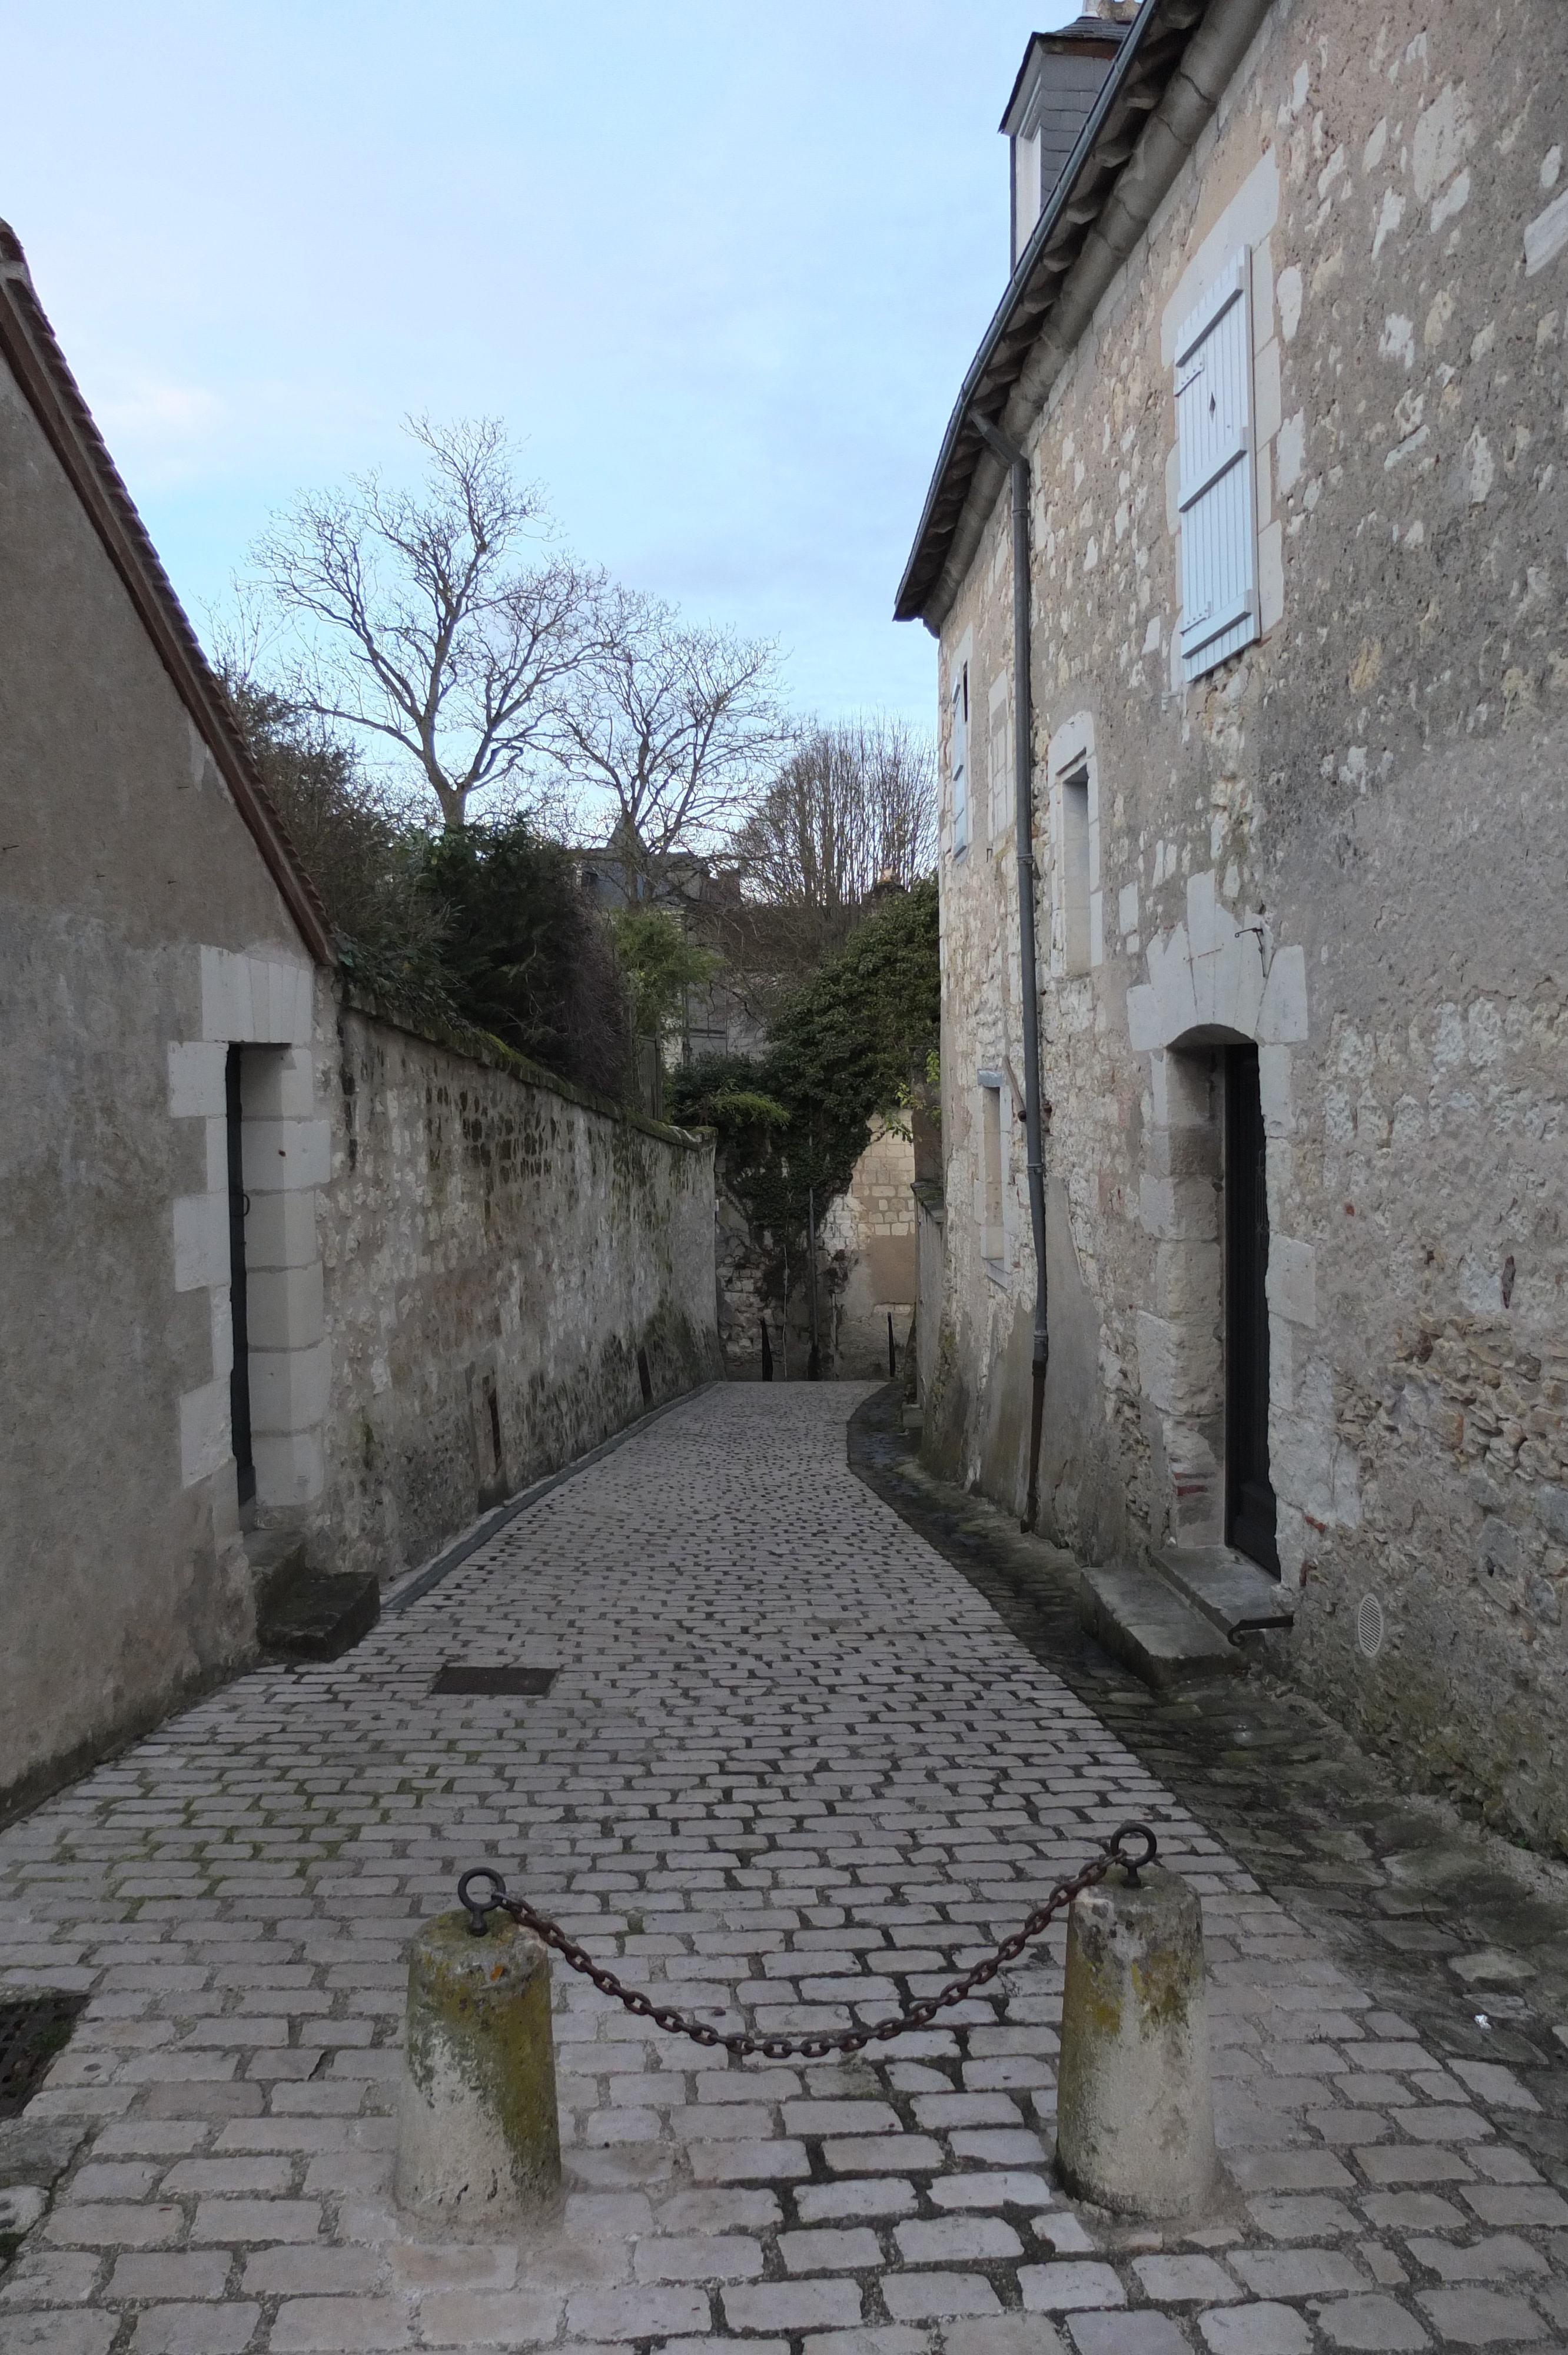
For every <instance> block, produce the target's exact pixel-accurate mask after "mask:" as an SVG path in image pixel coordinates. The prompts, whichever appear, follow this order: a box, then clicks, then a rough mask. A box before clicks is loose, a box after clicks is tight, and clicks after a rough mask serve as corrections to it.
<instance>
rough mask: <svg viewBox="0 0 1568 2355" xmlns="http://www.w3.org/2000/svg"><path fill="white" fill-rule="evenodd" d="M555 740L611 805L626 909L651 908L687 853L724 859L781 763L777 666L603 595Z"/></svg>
mask: <svg viewBox="0 0 1568 2355" xmlns="http://www.w3.org/2000/svg"><path fill="white" fill-rule="evenodd" d="M590 635H591V644H590V645H589V646H588V652H587V655H586V656H585V659H584V660H583V662H582V664H581V666H580V667H579V668H578V669H577V672H576V673H575V675H574V677H573V680H572V683H571V687H570V689H569V691H568V692H567V696H566V698H565V701H564V704H563V707H562V711H561V715H560V719H559V724H558V727H557V730H556V757H557V758H558V759H559V760H560V761H561V762H562V763H563V764H564V765H565V766H566V767H567V768H568V769H569V770H570V771H571V772H572V773H573V774H574V775H575V776H576V777H577V779H578V780H579V781H580V782H582V783H585V784H587V785H588V786H589V787H592V788H596V789H598V790H599V792H600V793H601V794H605V795H607V796H608V797H609V800H610V802H611V804H612V805H613V807H614V810H615V814H616V815H615V837H616V841H617V845H618V847H619V848H620V853H621V858H622V860H623V863H624V866H625V869H626V879H627V888H628V897H629V898H631V899H635V900H644V899H647V898H650V897H651V896H652V892H653V890H654V887H655V885H656V883H657V881H658V879H659V878H660V876H661V875H662V873H664V872H665V871H666V870H667V868H668V866H669V862H670V860H671V858H673V856H674V855H675V854H676V853H677V852H679V851H701V850H705V849H708V848H713V847H717V846H718V845H719V844H720V843H721V842H722V841H723V840H724V839H725V838H726V836H727V835H728V833H729V832H730V830H731V829H732V827H733V826H734V823H735V818H736V809H737V807H738V806H739V805H741V803H742V802H743V801H744V799H745V797H746V796H747V794H749V793H750V792H751V791H752V790H753V789H754V787H755V783H756V780H757V776H758V771H759V769H761V768H763V766H764V764H765V763H767V762H769V761H770V760H771V759H772V758H773V757H774V756H775V755H776V753H777V751H778V747H779V741H780V739H781V733H782V730H781V723H780V720H779V707H778V700H777V690H776V684H775V681H776V671H777V655H776V654H775V650H774V648H773V647H772V645H768V644H767V643H766V642H764V641H760V640H756V639H745V638H739V637H736V635H735V634H733V633H732V632H730V631H727V630H715V629H694V628H691V627H688V626H687V625H686V624H685V623H683V622H682V621H681V619H680V617H679V615H678V614H677V613H675V611H674V609H673V607H671V606H669V605H666V604H663V603H661V602H660V601H659V600H658V599H656V598H652V597H643V596H638V595H635V594H633V593H632V592H631V591H629V590H624V589H607V590H605V591H603V592H602V593H601V594H600V596H599V600H598V602H597V614H596V621H595V624H594V626H593V629H592V631H591V634H590Z"/></svg>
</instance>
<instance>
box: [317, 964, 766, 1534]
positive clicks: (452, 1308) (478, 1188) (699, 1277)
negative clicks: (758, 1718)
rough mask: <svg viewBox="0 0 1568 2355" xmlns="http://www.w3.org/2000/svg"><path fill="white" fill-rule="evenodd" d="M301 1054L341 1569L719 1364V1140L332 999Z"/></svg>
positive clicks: (333, 1523) (567, 1455)
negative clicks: (318, 1163) (311, 1056)
mask: <svg viewBox="0 0 1568 2355" xmlns="http://www.w3.org/2000/svg"><path fill="white" fill-rule="evenodd" d="M315 1051H316V1060H317V1086H318V1093H319V1100H320V1102H321V1103H322V1105H323V1109H325V1110H327V1111H328V1113H329V1117H330V1126H331V1163H330V1171H329V1173H328V1174H327V1175H326V1177H325V1178H324V1181H323V1184H322V1185H321V1187H320V1188H319V1192H318V1197H317V1208H316V1231H317V1239H318V1246H319V1251H320V1258H321V1266H322V1274H323V1338H324V1345H325V1348H326V1351H327V1354H328V1357H329V1359H330V1364H331V1379H330V1384H329V1388H328V1393H327V1401H328V1402H327V1409H326V1414H325V1418H324V1423H323V1433H322V1445H323V1469H324V1478H323V1490H322V1496H321V1499H320V1502H319V1505H317V1506H316V1507H315V1508H313V1512H312V1515H311V1518H312V1521H313V1527H314V1529H316V1531H317V1541H318V1544H319V1545H320V1547H321V1549H322V1550H323V1554H326V1555H330V1557H331V1559H332V1560H333V1561H334V1563H336V1564H339V1565H341V1566H344V1567H351V1568H359V1567H365V1568H367V1569H372V1570H376V1571H378V1572H387V1571H389V1570H394V1569H397V1567H399V1566H400V1565H402V1564H404V1563H408V1562H413V1561H420V1560H422V1559H423V1558H424V1557H425V1556H427V1555H429V1553H431V1552H432V1551H434V1550H435V1549H436V1548H437V1547H438V1546H439V1545H440V1542H441V1540H443V1539H444V1538H446V1537H449V1536H450V1535H451V1534H452V1532H453V1531H454V1530H456V1529H461V1528H462V1527H463V1526H464V1525H465V1524H466V1523H467V1522H469V1521H471V1519H472V1518H474V1517H475V1515H476V1514H477V1513H479V1512H481V1511H482V1510H483V1509H484V1508H486V1507H487V1506H489V1505H491V1504H493V1503H495V1502H497V1501H498V1500H499V1499H500V1498H501V1497H505V1496H508V1495H510V1494H512V1493H513V1492H514V1490H516V1489H518V1488H520V1487H525V1486H526V1485H527V1484H528V1482H530V1481H531V1480H535V1479H538V1478H540V1477H541V1476H543V1475H544V1474H545V1473H546V1472H550V1471H553V1470H555V1469H556V1467H557V1466H558V1465H562V1464H565V1463H567V1462H569V1461H570V1460H571V1458H572V1457H574V1456H576V1455H582V1454H583V1453H584V1452H585V1451H586V1450H587V1449H588V1448H590V1447H593V1446H595V1445H597V1444H598V1443H599V1441H600V1440H602V1439H604V1438H606V1437H608V1436H609V1434H610V1433H613V1432H616V1431H619V1430H620V1429H621V1428H622V1427H623V1426H624V1425H625V1424H626V1423H630V1422H631V1421H632V1420H633V1419H634V1418H635V1417H636V1416H637V1415H638V1414H640V1413H641V1412H643V1408H644V1405H645V1403H652V1404H655V1405H657V1404H660V1403H662V1401H664V1400H666V1399H669V1398H673V1397H674V1396H676V1395H678V1394H679V1393H680V1392H681V1391H684V1390H689V1389H690V1388H692V1386H693V1385H694V1383H697V1382H700V1381H704V1380H710V1379H712V1378H713V1377H714V1376H715V1375H716V1374H717V1373H718V1372H719V1371H720V1365H719V1359H718V1350H717V1341H716V1336H715V1324H714V1301H715V1292H714V1195H713V1149H712V1146H711V1143H710V1142H709V1141H708V1140H706V1139H703V1140H696V1139H693V1138H690V1137H688V1136H686V1135H684V1134H683V1132H681V1131H679V1130H674V1129H668V1128H662V1127H660V1126H659V1125H658V1124H655V1123H653V1122H652V1121H648V1120H644V1119H642V1118H641V1117H639V1116H637V1115H634V1114H628V1113H625V1112H619V1111H615V1110H613V1109H610V1108H607V1107H603V1106H600V1105H599V1104H597V1103H594V1102H593V1101H592V1100H591V1099H588V1098H587V1097H584V1096H582V1095H580V1094H579V1093H578V1092H577V1091H574V1090H572V1089H570V1088H568V1087H567V1086H566V1085H565V1084H564V1083H559V1082H553V1081H552V1080H551V1079H550V1078H549V1077H548V1075H546V1074H544V1073H540V1074H538V1075H537V1076H536V1077H535V1078H533V1079H528V1078H524V1077H520V1076H518V1074H517V1073H516V1072H515V1071H513V1070H511V1069H507V1068H504V1067H503V1064H502V1061H501V1058H500V1057H499V1056H498V1057H497V1058H496V1059H495V1062H494V1064H493V1066H492V1065H488V1064H487V1063H486V1062H484V1061H481V1060H476V1059H475V1057H474V1056H473V1055H472V1054H471V1053H466V1052H460V1051H457V1050H454V1048H453V1047H451V1046H450V1045H444V1044H441V1043H440V1042H438V1041H435V1040H432V1039H425V1038H421V1037H416V1036H414V1035H412V1034H410V1033H409V1032H408V1030H405V1029H402V1028H397V1027H395V1026H394V1025H393V1024H392V1023H390V1022H388V1021H387V1020H384V1019H381V1018H378V1017H377V1016H376V1014H375V1013H374V1012H372V1011H369V1010H367V1009H366V1008H362V1007H355V1006H342V1005H339V1004H338V1002H337V1000H336V998H335V996H334V995H333V994H332V993H331V992H330V991H323V1008H322V1014H321V1016H320V1018H319V1020H318V1033H317V1040H316V1050H315ZM640 1358H641V1366H640ZM644 1372H645V1374H646V1380H647V1391H646V1396H645V1393H644V1388H643V1375H644Z"/></svg>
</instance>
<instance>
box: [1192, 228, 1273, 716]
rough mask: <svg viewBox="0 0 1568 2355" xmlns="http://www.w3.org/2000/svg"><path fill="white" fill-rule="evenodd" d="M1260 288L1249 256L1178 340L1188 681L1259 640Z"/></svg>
mask: <svg viewBox="0 0 1568 2355" xmlns="http://www.w3.org/2000/svg"><path fill="white" fill-rule="evenodd" d="M1251 278H1252V272H1251V264H1250V257H1249V255H1248V253H1247V250H1246V249H1245V247H1244V248H1243V250H1241V252H1239V253H1237V254H1235V255H1234V256H1233V258H1232V260H1231V261H1229V262H1228V263H1227V265H1226V267H1225V269H1224V272H1222V273H1221V275H1220V277H1219V279H1218V280H1217V282H1215V283H1214V284H1213V286H1211V287H1210V289H1209V291H1208V293H1206V294H1205V295H1204V297H1203V299H1202V302H1201V303H1200V304H1198V306H1197V308H1196V310H1194V311H1192V313H1190V314H1189V315H1188V317H1187V318H1186V319H1185V320H1184V321H1183V323H1182V325H1181V329H1180V330H1179V332H1178V334H1177V337H1176V434H1177V444H1178V449H1179V453H1180V458H1179V466H1180V482H1181V489H1180V493H1179V500H1178V503H1179V506H1180V510H1181V672H1182V677H1184V678H1189V679H1193V678H1200V677H1202V675H1203V673H1204V672H1205V671H1210V670H1213V667H1214V666H1215V665H1216V663H1221V662H1224V659H1225V657H1226V656H1227V655H1234V654H1235V653H1237V652H1238V651H1239V650H1240V648H1241V647H1243V646H1245V645H1250V644H1251V643H1252V641H1253V639H1254V638H1255V637H1256V636H1257V635H1258V634H1259V631H1258V597H1257V525H1256V503H1255V496H1254V488H1253V398H1252V390H1253V388H1252V304H1251V295H1250V287H1251Z"/></svg>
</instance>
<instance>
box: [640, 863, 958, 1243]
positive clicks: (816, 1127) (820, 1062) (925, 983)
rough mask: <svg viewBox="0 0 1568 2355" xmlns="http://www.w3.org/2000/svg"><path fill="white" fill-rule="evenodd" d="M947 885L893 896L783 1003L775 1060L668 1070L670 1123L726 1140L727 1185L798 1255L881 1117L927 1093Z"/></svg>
mask: <svg viewBox="0 0 1568 2355" xmlns="http://www.w3.org/2000/svg"><path fill="white" fill-rule="evenodd" d="M940 1024H941V975H940V969H939V964H938V907H937V881H936V878H935V877H934V876H931V877H928V878H927V879H925V880H923V881H921V882H918V883H916V885H915V886H914V887H913V889H912V890H908V891H885V893H884V894H882V895H881V896H880V898H879V904H878V905H877V907H876V908H875V910H874V913H873V914H871V915H870V916H868V917H867V918H866V919H865V921H864V922H863V923H862V924H861V925H860V926H859V927H858V928H857V929H856V931H854V932H852V934H851V935H850V938H849V940H848V941H847V942H846V943H845V945H844V946H843V947H842V949H841V950H840V951H839V952H838V953H837V954H836V955H834V956H832V957H830V958H829V959H828V960H827V961H826V962H825V963H824V964H822V965H821V966H820V967H819V968H818V970H817V971H816V972H815V973H814V974H812V975H810V978H809V979H808V980H806V981H805V982H803V983H802V984H801V985H800V987H799V988H798V989H796V990H795V991H793V992H792V993H791V995H790V996H789V997H788V998H787V999H786V1000H785V1002H784V1005H783V1007H781V1009H780V1011H779V1015H778V1017H777V1018H776V1020H775V1021H774V1024H773V1026H772V1034H771V1039H770V1042H769V1045H768V1050H767V1051H766V1053H764V1054H762V1055H759V1056H755V1057H754V1056H747V1055H706V1056H701V1057H698V1058H697V1059H696V1060H694V1061H693V1062H692V1063H689V1064H687V1065H686V1066H684V1067H683V1069H682V1070H680V1071H676V1072H673V1074H672V1075H671V1078H670V1081H669V1083H668V1089H667V1094H666V1102H667V1104H668V1108H669V1117H670V1118H671V1119H673V1120H675V1121H677V1122H680V1123H681V1124H683V1125H685V1126H688V1127H694V1126H706V1127H711V1128H714V1129H716V1130H717V1132H718V1169H719V1177H720V1180H721V1182H722V1184H723V1185H724V1186H725V1188H726V1190H727V1192H728V1193H729V1194H730V1196H731V1197H732V1199H734V1200H735V1201H736V1202H737V1203H738V1204H739V1205H740V1207H741V1209H743V1210H744V1212H745V1214H746V1216H747V1220H748V1221H749V1222H750V1224H751V1226H752V1227H753V1228H754V1229H755V1230H762V1231H768V1233H770V1234H771V1235H772V1236H773V1238H774V1241H775V1243H776V1244H781V1245H782V1246H783V1247H784V1249H786V1250H793V1249H794V1248H796V1247H797V1245H798V1244H799V1242H800V1239H801V1238H802V1237H803V1236H804V1234H805V1231H806V1224H807V1208H808V1201H809V1199H810V1198H811V1197H813V1196H814V1199H815V1209H816V1215H817V1218H818V1220H821V1217H822V1214H823V1211H824V1210H825V1209H826V1207H827V1205H828V1203H829V1202H830V1201H831V1200H832V1199H833V1197H834V1196H835V1195H837V1194H842V1192H843V1191H844V1190H845V1188H847V1187H848V1185H849V1182H850V1178H851V1177H852V1175H853V1170H854V1165H855V1163H856V1162H857V1161H858V1160H859V1158H860V1156H861V1155H862V1154H863V1152H864V1150H865V1148H866V1146H867V1145H868V1144H869V1142H870V1139H871V1125H872V1122H873V1121H874V1119H875V1118H876V1117H877V1116H878V1115H879V1114H883V1115H887V1114H891V1115H893V1116H895V1117H901V1116H902V1117H907V1116H908V1114H909V1112H910V1111H911V1110H912V1109H913V1108H916V1107H919V1106H924V1105H925V1104H926V1103H927V1101H928V1093H929V1091H930V1089H931V1084H932V1081H931V1074H932V1071H933V1070H934V1058H935V1054H936V1050H937V1046H938V1038H939V1035H940Z"/></svg>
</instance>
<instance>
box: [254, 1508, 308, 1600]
mask: <svg viewBox="0 0 1568 2355" xmlns="http://www.w3.org/2000/svg"><path fill="white" fill-rule="evenodd" d="M245 1559H246V1561H248V1562H249V1565H250V1584H251V1588H252V1590H253V1592H254V1593H255V1596H256V1616H257V1619H258V1620H259V1621H260V1620H261V1619H264V1618H265V1617H266V1615H267V1613H268V1612H269V1611H270V1608H271V1606H272V1602H273V1598H274V1597H275V1596H277V1595H279V1594H281V1593H283V1592H284V1590H285V1588H287V1587H290V1586H291V1585H292V1584H293V1582H294V1581H295V1580H296V1579H297V1578H302V1577H303V1576H304V1574H305V1572H306V1571H307V1570H308V1569H309V1568H310V1560H309V1556H308V1554H307V1552H306V1541H305V1540H304V1539H303V1538H302V1536H301V1535H300V1533H299V1531H298V1530H297V1529H247V1530H246V1532H245Z"/></svg>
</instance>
